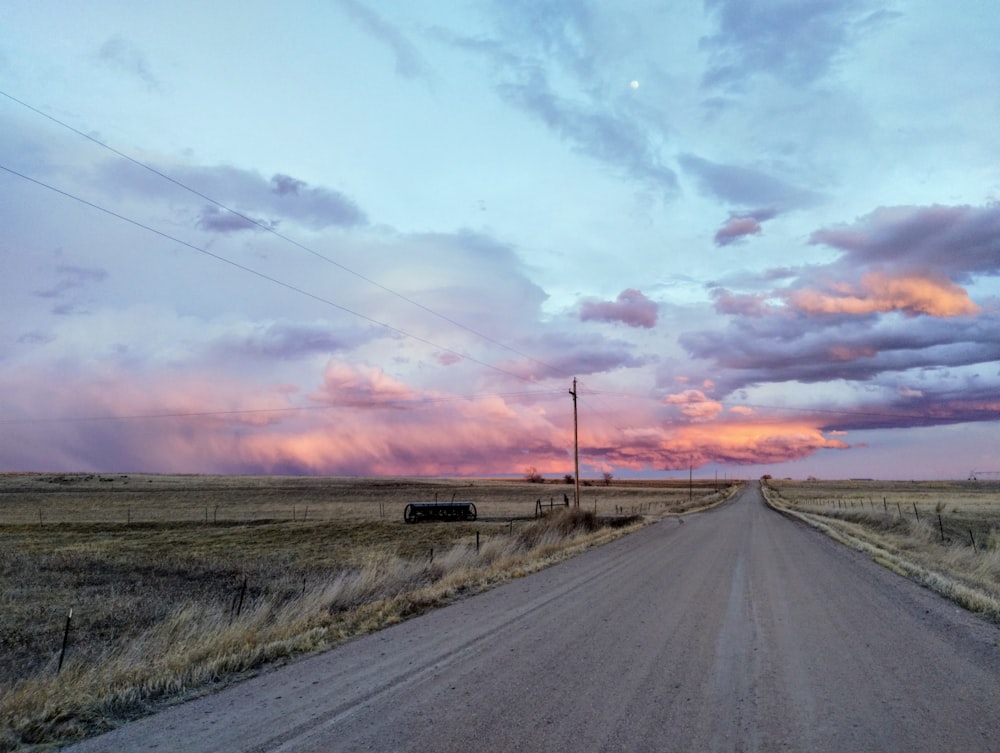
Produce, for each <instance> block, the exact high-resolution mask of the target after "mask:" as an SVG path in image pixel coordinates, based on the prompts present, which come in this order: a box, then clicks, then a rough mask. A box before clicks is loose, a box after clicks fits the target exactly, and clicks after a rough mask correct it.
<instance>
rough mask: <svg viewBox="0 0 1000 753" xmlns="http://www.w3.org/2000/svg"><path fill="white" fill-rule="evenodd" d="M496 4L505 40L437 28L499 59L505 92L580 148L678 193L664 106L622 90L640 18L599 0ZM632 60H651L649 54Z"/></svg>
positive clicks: (659, 189) (453, 42)
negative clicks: (664, 148)
mask: <svg viewBox="0 0 1000 753" xmlns="http://www.w3.org/2000/svg"><path fill="white" fill-rule="evenodd" d="M492 11H493V17H492V18H491V19H490V24H491V26H492V27H494V28H496V29H498V30H499V34H500V37H501V39H502V40H503V41H500V40H498V39H495V38H485V37H482V36H477V37H467V36H461V35H458V34H455V33H452V32H449V31H445V30H442V29H437V30H435V32H434V34H435V36H436V37H438V38H439V39H441V40H442V41H444V42H445V43H447V44H449V45H450V46H452V47H454V48H456V49H459V50H462V51H465V52H468V53H472V54H474V55H476V56H478V57H480V58H483V59H485V60H487V61H488V62H489V63H490V64H492V66H493V67H494V69H495V75H496V79H497V83H496V89H497V91H498V93H499V94H500V96H501V97H502V98H503V99H504V100H505V101H506V102H507V103H508V104H510V105H511V106H513V107H515V108H517V109H518V110H520V111H522V112H524V113H527V114H528V115H530V116H531V117H533V118H535V119H536V120H538V121H539V122H541V123H542V124H543V125H544V126H545V127H546V128H548V129H549V130H550V131H551V132H552V133H553V134H555V135H556V136H557V137H558V138H559V139H561V140H563V141H564V142H566V143H567V144H569V145H570V147H571V148H573V149H574V150H575V151H576V152H578V153H580V154H583V155H586V156H588V157H590V158H592V159H595V160H597V161H599V162H601V163H602V164H604V165H606V166H607V167H609V168H610V169H611V170H613V171H614V172H615V173H617V174H619V175H621V176H623V177H625V178H628V179H631V180H634V181H636V182H638V183H639V184H641V186H642V187H643V189H645V190H649V191H653V192H655V193H657V194H659V195H660V196H662V197H664V198H668V199H670V198H673V197H675V196H676V194H677V192H678V181H677V176H676V174H675V173H674V171H673V169H671V167H669V166H668V165H667V164H666V162H665V160H664V159H663V157H662V155H661V154H660V144H661V143H662V142H663V141H665V139H666V136H667V128H666V126H665V124H664V121H665V114H664V113H663V112H662V111H658V112H653V111H652V110H647V109H644V108H643V107H640V106H638V105H637V104H636V102H635V97H628V96H615V92H616V91H617V92H619V93H623V87H624V86H625V85H626V83H627V82H628V81H629V80H631V78H632V76H631V74H629V75H628V76H627V77H625V74H624V73H623V72H622V66H623V60H625V59H631V58H632V57H633V56H634V54H635V50H634V44H635V38H636V36H637V35H638V34H639V33H640V32H642V28H641V26H640V25H639V24H638V22H636V21H635V20H633V19H631V17H630V16H629V14H621V13H618V12H617V11H614V10H612V11H611V14H612V15H610V16H607V17H605V16H602V15H601V10H600V9H599V8H598V7H597V6H595V5H593V4H589V3H580V2H575V1H573V0H545V1H544V2H520V1H511V2H501V3H495V4H494V5H493V8H492ZM631 62H633V63H635V64H641V65H642V66H643V68H645V69H647V70H648V69H650V67H651V66H650V62H649V61H648V60H645V59H643V60H641V62H640V61H635V60H634V59H633V60H632V61H631ZM625 65H629V63H626V64H625Z"/></svg>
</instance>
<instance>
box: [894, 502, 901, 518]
mask: <svg viewBox="0 0 1000 753" xmlns="http://www.w3.org/2000/svg"><path fill="white" fill-rule="evenodd" d="M896 509H897V510H898V511H899V517H903V508H902V507H900V506H899V502H897V503H896Z"/></svg>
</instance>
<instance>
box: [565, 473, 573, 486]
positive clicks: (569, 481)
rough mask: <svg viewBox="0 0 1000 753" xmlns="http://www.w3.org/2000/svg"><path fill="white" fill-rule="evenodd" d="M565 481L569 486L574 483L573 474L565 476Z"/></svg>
mask: <svg viewBox="0 0 1000 753" xmlns="http://www.w3.org/2000/svg"><path fill="white" fill-rule="evenodd" d="M563 481H565V482H566V483H567V484H572V483H573V474H572V473H567V474H566V475H565V476H563Z"/></svg>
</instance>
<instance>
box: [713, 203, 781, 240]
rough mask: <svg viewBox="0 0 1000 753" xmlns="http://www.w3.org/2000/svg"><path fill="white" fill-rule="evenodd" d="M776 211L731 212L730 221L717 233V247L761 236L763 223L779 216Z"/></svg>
mask: <svg viewBox="0 0 1000 753" xmlns="http://www.w3.org/2000/svg"><path fill="white" fill-rule="evenodd" d="M777 214H778V213H777V211H775V210H774V209H757V210H754V211H752V212H730V214H729V219H728V220H727V221H726V223H725V224H724V225H723V226H722V227H720V228H719V229H718V230H717V231H716V233H715V245H716V246H728V245H731V244H733V243H737V242H739V241H741V240H743V239H744V238H746V237H747V236H748V235H760V234H761V232H763V230H762V228H761V223H762V222H764V221H765V220H770V219H772V218H774V217H776V216H777Z"/></svg>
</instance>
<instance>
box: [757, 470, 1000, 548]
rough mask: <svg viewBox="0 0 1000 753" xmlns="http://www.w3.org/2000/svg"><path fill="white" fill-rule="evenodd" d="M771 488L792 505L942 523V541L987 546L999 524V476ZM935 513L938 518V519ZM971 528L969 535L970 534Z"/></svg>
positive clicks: (783, 483)
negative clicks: (984, 478) (978, 478)
mask: <svg viewBox="0 0 1000 753" xmlns="http://www.w3.org/2000/svg"><path fill="white" fill-rule="evenodd" d="M768 484H769V486H770V487H771V488H773V489H775V490H777V491H778V493H779V494H780V495H781V497H782V499H783V501H785V502H787V503H790V504H792V505H793V506H794V507H795V508H796V509H800V510H803V511H808V512H813V513H816V514H825V515H828V516H834V517H849V516H850V515H852V514H853V515H854V516H855V517H860V516H861V514H862V513H864V514H865V518H866V519H867V520H871V521H875V520H887V519H891V518H896V519H900V518H902V519H912V520H913V521H914V522H917V520H918V518H919V519H920V520H922V521H924V522H928V523H930V524H932V528H933V529H934V530H938V531H939V532H940V528H943V529H944V536H943V538H944V539H945V543H947V542H948V540H950V542H951V543H952V544H955V545H959V544H962V545H967V546H969V547H970V548H971V547H972V540H973V538H974V539H975V540H976V542H977V544H982V545H983V548H986V546H987V544H988V542H989V541H990V537H991V532H994V533H993V535H994V536H995V535H996V534H995V532H996V531H998V530H1000V481H992V480H991V481H868V480H851V481H789V480H777V479H772V480H769V481H768ZM939 516H940V520H939V519H938V518H939ZM969 531H971V532H972V537H970V536H969Z"/></svg>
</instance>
